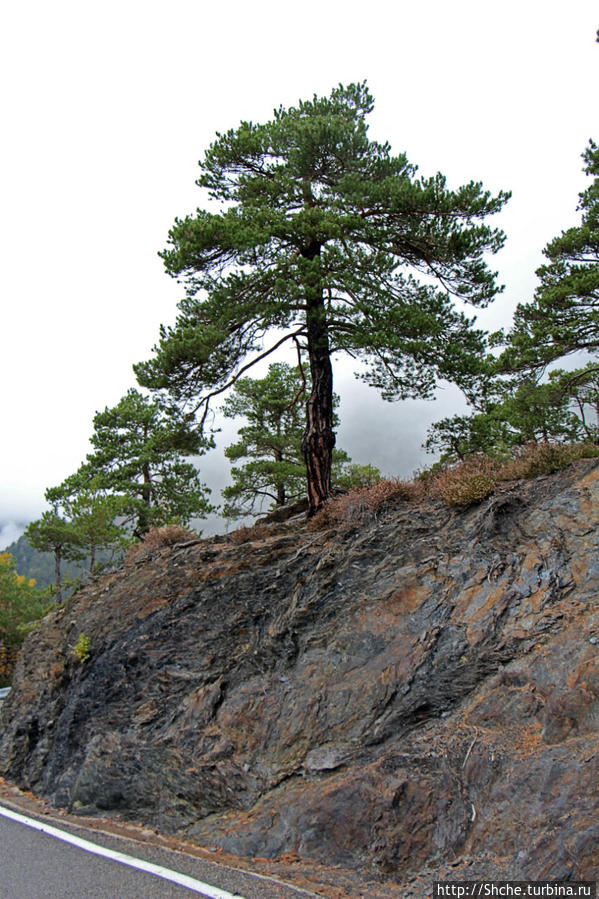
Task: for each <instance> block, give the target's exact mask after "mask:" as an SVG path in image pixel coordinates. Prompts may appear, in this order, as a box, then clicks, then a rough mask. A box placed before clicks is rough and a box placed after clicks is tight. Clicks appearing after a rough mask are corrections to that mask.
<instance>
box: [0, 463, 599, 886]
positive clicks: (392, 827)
mask: <svg viewBox="0 0 599 899" xmlns="http://www.w3.org/2000/svg"><path fill="white" fill-rule="evenodd" d="M598 500H599V465H598V464H597V463H596V462H595V461H592V460H587V461H581V462H578V463H576V464H575V465H574V466H572V467H571V468H570V469H568V470H567V471H564V472H561V473H560V474H557V475H554V476H551V477H543V478H538V479H536V480H534V481H530V482H527V483H519V484H516V485H512V486H506V487H504V488H503V489H502V490H501V491H499V492H498V493H496V494H495V496H493V497H491V498H490V499H489V500H487V501H486V502H485V503H483V504H482V505H481V506H478V507H476V508H474V509H471V510H469V511H467V512H462V513H459V512H455V511H452V510H450V509H449V508H448V507H446V506H444V505H442V504H441V503H435V502H432V501H430V502H427V503H425V504H423V505H415V504H408V503H406V502H398V503H397V505H395V506H394V507H393V508H389V509H387V510H386V511H385V512H384V514H380V515H379V516H378V517H377V520H374V521H372V520H371V521H369V522H366V523H363V524H362V525H360V526H359V527H357V528H355V529H353V530H351V531H349V530H346V531H344V532H343V531H339V532H332V531H328V532H322V533H318V532H309V531H306V530H305V529H304V528H303V527H296V529H295V530H292V529H291V526H287V525H285V526H279V528H278V530H277V528H276V527H274V528H272V529H271V532H270V535H269V536H267V537H262V539H260V540H255V541H254V542H248V543H246V544H244V545H241V546H237V545H234V544H232V543H230V542H226V541H222V540H221V542H219V541H218V540H214V541H201V542H198V543H197V544H195V545H188V546H184V547H179V548H174V549H173V548H169V549H165V550H163V551H161V552H159V553H157V554H156V555H155V556H154V557H153V558H146V559H141V558H140V559H138V562H137V564H132V565H130V566H129V567H128V568H125V569H124V570H123V571H121V572H119V573H117V574H114V575H109V576H107V577H105V578H104V579H101V580H99V581H97V582H95V584H94V585H92V586H90V587H89V588H87V589H85V590H84V591H82V592H81V593H80V594H78V595H77V597H76V598H75V599H74V600H73V602H72V604H71V606H70V607H69V609H68V610H64V611H58V612H56V613H53V614H52V615H51V616H49V617H48V618H47V619H46V620H45V621H44V622H43V623H42V626H41V628H40V629H39V631H37V632H36V634H34V635H33V636H32V637H31V638H30V639H29V641H28V643H27V646H26V649H25V651H24V652H23V654H22V658H21V661H20V662H19V666H18V669H17V673H16V677H15V682H14V684H13V690H12V692H11V694H10V696H9V698H8V699H7V701H6V702H5V704H4V708H3V710H2V731H3V732H2V736H1V740H0V762H1V765H2V773H4V775H5V776H6V777H8V778H10V779H12V780H13V781H15V782H16V783H17V784H19V785H21V786H23V787H26V788H29V789H31V790H33V791H34V792H36V793H38V794H40V795H43V796H44V797H46V798H48V799H49V800H50V801H51V802H52V803H54V804H56V805H59V806H66V807H69V808H71V809H79V810H83V811H85V812H87V813H89V812H93V811H94V810H101V811H102V812H103V813H106V812H107V811H116V810H118V811H119V812H120V813H121V814H125V815H127V816H130V817H132V818H134V819H137V820H141V821H143V822H146V823H149V824H151V825H153V826H154V827H156V828H158V829H162V830H165V831H170V832H174V831H178V832H181V833H186V834H187V835H188V836H192V837H193V838H195V839H196V840H198V841H200V842H203V843H209V844H211V845H215V846H220V847H223V848H224V849H226V850H227V851H230V852H234V853H237V854H241V855H256V856H258V855H259V856H267V857H274V856H277V855H280V854H282V853H285V852H295V853H297V854H299V856H300V857H311V858H314V859H317V860H320V861H322V862H325V863H327V864H339V865H344V866H346V867H353V868H356V869H357V868H361V869H362V870H366V871H370V872H371V873H372V872H378V873H379V874H380V875H384V876H385V877H386V878H388V879H391V880H395V881H397V882H404V883H406V884H407V883H408V881H409V880H410V878H411V877H414V876H415V875H417V874H422V873H423V872H427V873H428V874H431V872H435V873H436V874H438V875H439V876H442V875H443V874H444V873H445V874H446V875H448V874H449V873H451V876H452V877H455V878H457V879H476V878H477V877H480V878H491V877H505V878H512V879H518V880H535V879H566V878H574V879H581V880H582V879H594V878H595V877H596V875H597V865H598V862H599V787H598V784H599V759H598V757H597V731H598V727H599V698H598V697H599V600H598V597H599V553H598V547H597V544H598V541H599V531H598V529H597V523H598V517H599V501H598ZM81 633H84V634H86V635H87V636H89V637H90V639H91V656H90V658H89V660H88V661H86V662H85V663H83V664H81V663H80V662H79V661H78V660H77V658H76V657H75V656H74V654H73V651H72V650H73V647H74V646H75V644H76V642H77V639H78V637H79V635H80V634H81ZM448 866H450V867H448ZM406 894H410V893H409V889H408V887H406ZM413 895H417V893H413Z"/></svg>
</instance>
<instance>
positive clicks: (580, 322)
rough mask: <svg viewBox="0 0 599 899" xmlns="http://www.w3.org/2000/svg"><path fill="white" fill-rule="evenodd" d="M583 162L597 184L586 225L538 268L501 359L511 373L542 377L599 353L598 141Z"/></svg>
mask: <svg viewBox="0 0 599 899" xmlns="http://www.w3.org/2000/svg"><path fill="white" fill-rule="evenodd" d="M583 159H584V162H585V165H584V171H585V172H586V174H587V175H588V176H589V177H591V178H592V179H593V180H592V183H591V184H590V185H589V186H588V187H587V189H586V190H585V191H583V192H582V193H581V194H580V202H579V204H578V208H579V210H580V211H581V213H582V216H581V223H580V225H577V226H575V227H573V228H569V229H568V230H567V231H563V232H562V234H561V235H560V236H559V237H556V238H555V239H554V240H552V241H551V242H550V243H549V244H548V245H547V246H546V247H545V250H544V254H545V256H546V257H547V259H548V260H549V261H548V262H547V264H545V265H543V266H541V267H540V268H539V269H538V270H537V275H538V277H539V285H538V287H537V289H536V292H535V295H534V299H533V301H532V302H531V303H529V304H521V305H519V306H518V308H517V310H516V313H515V317H514V326H513V328H512V330H511V332H510V333H509V334H508V335H507V343H508V346H507V348H506V349H505V351H504V352H503V354H502V356H501V358H500V360H499V366H500V368H501V369H502V370H503V371H505V372H516V371H522V370H526V371H529V372H537V373H539V374H542V372H543V371H544V370H545V368H546V367H547V366H548V365H549V364H550V363H552V362H555V361H556V360H558V359H562V358H564V357H565V356H569V355H571V354H572V353H576V352H579V351H581V350H584V351H586V352H587V353H593V354H594V353H596V352H597V351H598V350H599V149H598V148H597V145H596V144H594V143H593V142H592V141H591V142H590V143H589V146H588V147H587V149H586V150H585V152H584V154H583ZM496 339H497V342H501V340H502V339H503V340H505V338H503V335H497V338H496Z"/></svg>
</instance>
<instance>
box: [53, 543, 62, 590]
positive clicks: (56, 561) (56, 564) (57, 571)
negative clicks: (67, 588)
mask: <svg viewBox="0 0 599 899" xmlns="http://www.w3.org/2000/svg"><path fill="white" fill-rule="evenodd" d="M60 561H61V552H60V550H59V549H56V550H54V576H55V578H56V602H60V603H61V602H62V578H61V576H60Z"/></svg>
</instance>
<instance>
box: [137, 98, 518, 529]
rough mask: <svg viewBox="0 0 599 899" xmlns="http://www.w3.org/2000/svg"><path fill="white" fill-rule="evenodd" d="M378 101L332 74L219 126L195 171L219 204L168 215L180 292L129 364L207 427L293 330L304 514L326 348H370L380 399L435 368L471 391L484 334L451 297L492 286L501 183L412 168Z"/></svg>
mask: <svg viewBox="0 0 599 899" xmlns="http://www.w3.org/2000/svg"><path fill="white" fill-rule="evenodd" d="M372 109H373V99H372V97H371V95H370V93H369V91H368V89H367V87H366V85H365V84H351V85H349V86H348V87H343V86H341V85H340V86H339V87H338V88H336V89H335V90H333V91H332V93H331V95H330V96H329V97H324V98H319V97H314V98H313V99H312V100H309V101H302V102H300V103H299V104H298V105H297V106H296V107H292V108H290V109H283V108H280V109H279V110H277V111H276V112H275V114H274V118H273V119H272V120H271V121H270V122H267V123H266V124H264V125H257V124H254V123H252V122H242V123H241V125H240V126H239V128H238V129H237V130H231V131H229V132H227V133H226V134H222V135H217V139H216V141H215V142H214V143H213V144H212V146H211V147H210V148H209V149H208V151H207V152H206V154H205V156H204V160H203V162H201V163H200V167H201V175H200V178H199V181H198V184H199V185H200V186H201V187H203V188H205V189H206V190H207V192H208V196H209V197H210V198H211V199H212V201H214V203H215V204H216V203H218V204H220V208H219V209H217V211H214V212H213V211H207V210H202V209H200V210H198V212H197V214H196V215H195V216H188V217H186V218H185V219H182V220H176V222H175V225H174V227H173V228H172V230H171V232H170V245H169V248H168V249H167V250H166V251H165V252H164V253H163V259H164V261H165V264H166V268H167V271H168V272H169V273H170V274H171V275H173V276H184V278H185V279H186V282H187V285H188V296H187V298H186V299H184V300H183V301H182V302H181V304H180V307H179V308H180V315H179V318H178V320H177V322H176V324H175V326H174V327H172V328H168V329H167V328H164V327H163V328H162V329H161V332H160V342H159V345H158V347H157V348H156V350H155V355H154V357H153V358H152V359H151V360H150V361H148V362H145V363H141V364H139V365H137V366H136V367H135V370H136V373H137V376H138V380H139V382H140V383H141V384H143V385H145V386H147V387H150V388H152V389H155V390H165V391H168V392H169V395H170V397H171V400H172V401H173V402H174V403H176V404H178V405H179V406H180V407H181V408H185V409H187V408H189V406H190V405H191V406H193V409H194V410H195V411H196V412H199V413H201V422H202V424H203V423H205V422H206V420H207V415H208V410H209V406H210V402H211V400H213V399H214V398H215V397H216V396H218V395H220V394H222V393H223V392H224V391H226V390H227V389H228V388H230V387H231V386H232V385H233V384H235V382H236V381H238V380H239V378H240V377H242V376H243V375H244V374H245V372H246V371H247V370H248V369H249V368H250V367H251V366H252V365H253V364H255V363H256V362H257V361H259V360H260V359H264V358H265V357H267V356H268V355H269V354H270V353H273V352H274V351H275V350H276V349H277V348H279V347H281V346H283V345H284V344H293V343H294V342H295V344H296V345H297V347H298V349H299V351H300V352H301V353H302V354H304V355H305V357H307V359H308V361H309V367H310V373H311V384H312V388H311V394H310V397H309V400H308V403H307V404H306V410H307V415H306V423H305V428H304V434H303V440H302V450H303V454H304V459H305V463H306V469H307V492H308V499H309V504H310V514H313V513H315V512H316V511H317V510H318V509H319V508H320V507H321V506H322V504H323V503H324V502H325V501H326V499H327V497H328V496H329V495H330V493H331V490H332V483H331V470H332V451H333V446H334V443H335V436H334V427H333V373H332V365H331V357H332V355H333V354H335V353H341V352H347V353H349V354H350V355H351V356H352V357H353V358H358V359H364V360H366V361H368V362H369V363H370V367H369V368H367V369H366V370H365V372H364V374H363V375H362V377H364V379H365V380H366V381H368V383H370V384H372V385H374V386H376V387H378V388H379V389H380V390H381V391H382V392H383V396H384V397H385V399H388V400H392V399H399V398H405V397H413V396H418V397H421V396H431V395H432V394H433V391H434V389H435V386H436V384H437V382H438V380H439V379H447V380H450V381H454V382H456V383H457V384H458V385H459V386H460V387H462V389H464V390H465V391H467V392H468V393H471V392H473V391H474V390H475V389H477V387H478V383H479V378H480V376H481V374H482V364H481V356H482V353H483V348H484V339H483V335H482V333H481V332H480V331H477V330H476V329H475V328H474V327H473V326H472V325H471V322H470V320H469V319H468V318H467V317H466V316H465V315H464V314H463V313H462V312H459V311H457V310H456V309H455V308H454V305H453V302H452V300H451V299H450V295H451V294H453V295H455V296H457V297H459V298H460V299H462V300H465V301H467V302H469V303H472V304H474V305H484V304H486V303H487V302H488V301H490V300H491V299H492V298H493V297H494V296H495V294H496V292H497V287H496V285H495V277H494V275H493V273H492V272H491V271H489V269H488V268H487V266H486V263H485V261H484V258H483V256H484V253H485V252H491V253H494V252H496V251H497V250H498V249H499V248H500V247H501V246H502V244H503V234H502V233H501V231H499V230H493V229H490V228H489V227H488V226H486V225H485V224H483V220H484V219H485V218H486V217H487V216H488V215H491V214H493V213H496V212H498V211H499V210H500V209H501V208H502V207H503V205H504V203H505V202H506V200H507V198H508V196H509V195H508V194H505V193H503V192H502V193H499V194H498V195H497V196H496V197H492V196H491V195H490V194H489V193H488V192H487V191H484V190H483V189H482V186H481V184H475V183H470V184H467V185H465V186H463V187H460V188H458V189H457V190H455V191H452V190H449V189H448V188H447V186H446V179H445V178H444V176H443V175H441V174H437V175H434V176H433V177H431V178H422V177H417V176H416V168H415V166H413V165H411V164H410V163H409V162H408V160H407V158H406V156H405V155H403V154H400V155H399V156H393V155H392V154H391V149H390V147H389V145H388V144H386V143H385V144H380V143H377V142H376V141H371V140H369V138H368V136H367V125H366V116H367V115H368V114H369V113H370V112H371V111H372ZM213 208H214V207H213ZM419 274H422V275H424V276H425V279H426V280H425V281H422V282H421V281H419V280H417V277H415V276H416V275H419ZM269 334H272V338H271V339H270V341H269V342H266V335H269Z"/></svg>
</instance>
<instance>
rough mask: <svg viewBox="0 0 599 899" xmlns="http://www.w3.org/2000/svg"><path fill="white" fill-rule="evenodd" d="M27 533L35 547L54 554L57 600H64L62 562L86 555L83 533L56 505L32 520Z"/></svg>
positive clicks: (40, 550)
mask: <svg viewBox="0 0 599 899" xmlns="http://www.w3.org/2000/svg"><path fill="white" fill-rule="evenodd" d="M25 535H26V537H27V539H28V540H29V543H30V544H31V546H33V548H34V549H37V550H38V551H39V552H51V553H53V554H54V577H55V584H56V601H57V602H59V603H60V602H62V600H63V594H62V570H61V564H62V562H63V560H66V559H70V560H71V561H75V560H79V559H82V558H83V557H84V555H85V552H84V549H83V538H82V535H81V533H80V532H79V531H78V530H77V527H76V526H75V525H74V524H73V523H72V522H70V521H68V520H67V519H66V518H64V517H62V516H61V515H60V513H59V510H58V507H57V505H55V506H54V508H53V509H52V510H51V511H47V512H44V513H43V515H42V517H41V518H39V519H38V520H37V521H33V522H31V524H30V525H29V526H28V527H27V529H26V531H25Z"/></svg>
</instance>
